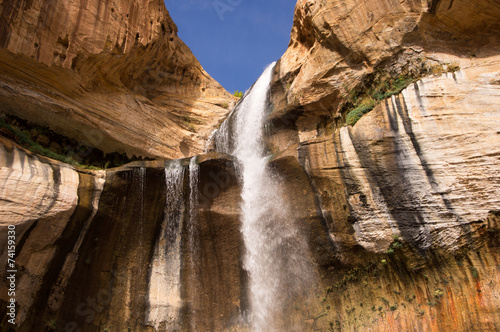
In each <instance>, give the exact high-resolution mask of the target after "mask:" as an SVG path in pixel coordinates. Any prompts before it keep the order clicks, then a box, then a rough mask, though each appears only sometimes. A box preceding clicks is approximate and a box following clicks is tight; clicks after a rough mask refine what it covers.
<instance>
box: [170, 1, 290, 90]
mask: <svg viewBox="0 0 500 332" xmlns="http://www.w3.org/2000/svg"><path fill="white" fill-rule="evenodd" d="M164 1H165V5H166V6H167V9H168V11H169V12H170V16H171V17H172V19H173V20H174V22H175V24H176V25H177V28H178V29H179V37H180V38H181V39H182V40H183V41H184V43H186V45H187V46H189V48H190V49H191V51H192V52H193V54H194V55H195V56H196V58H197V59H198V60H199V61H200V63H201V65H202V66H203V68H205V70H206V71H207V72H208V73H209V74H210V75H211V76H212V77H213V78H214V79H215V80H217V81H218V82H219V83H220V84H222V86H223V87H224V88H226V90H228V91H229V92H233V91H235V90H240V91H245V90H247V89H248V88H249V87H250V86H251V85H252V84H253V83H254V82H255V81H256V80H257V78H258V77H259V76H260V74H261V73H262V71H263V70H264V68H265V67H266V65H268V64H269V63H271V62H273V61H276V60H278V59H279V58H280V57H281V55H282V54H283V53H284V52H285V51H286V48H287V46H288V42H289V41H290V31H291V29H292V23H293V10H294V7H295V3H296V0H270V1H269V0H268V1H264V0H164Z"/></svg>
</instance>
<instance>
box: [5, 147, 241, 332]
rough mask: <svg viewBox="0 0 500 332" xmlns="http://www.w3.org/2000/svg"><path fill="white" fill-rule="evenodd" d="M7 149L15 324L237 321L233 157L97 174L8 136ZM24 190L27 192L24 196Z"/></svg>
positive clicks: (213, 325)
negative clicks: (43, 155) (30, 150)
mask: <svg viewBox="0 0 500 332" xmlns="http://www.w3.org/2000/svg"><path fill="white" fill-rule="evenodd" d="M0 152H1V155H2V157H3V158H2V159H1V160H2V164H1V165H0V166H1V168H0V170H1V171H2V173H1V174H2V191H1V193H2V196H0V207H1V210H2V224H1V225H0V229H1V232H2V234H3V235H2V236H4V238H5V237H6V230H7V225H15V226H16V236H17V239H18V242H17V250H18V255H17V257H16V266H17V269H18V273H17V280H18V281H17V283H16V285H17V293H16V294H17V295H16V300H17V304H18V308H19V310H18V311H17V320H16V322H17V324H18V325H20V326H21V328H20V331H32V330H43V329H45V328H46V326H49V325H50V326H51V327H50V328H54V329H57V330H66V331H69V330H78V329H82V330H83V331H88V330H92V329H96V328H99V327H102V326H103V325H102V324H104V325H105V326H106V327H108V328H113V329H120V330H123V329H125V330H126V329H127V328H130V329H132V330H134V331H147V330H154V329H155V328H156V329H170V328H173V329H179V328H181V327H182V328H183V329H190V330H222V329H223V328H225V327H226V326H228V324H230V323H233V324H236V323H237V322H239V321H240V320H241V315H242V313H243V312H244V311H245V310H246V306H247V304H246V300H245V284H246V278H245V273H244V272H243V270H242V263H241V257H242V250H243V248H242V243H241V242H242V241H241V234H240V231H239V218H238V216H239V208H238V206H239V204H238V198H239V190H240V189H239V187H238V186H237V180H236V177H235V170H234V166H233V162H232V160H231V159H230V158H228V157H227V156H225V155H221V154H212V155H204V156H199V157H197V159H196V162H192V163H191V164H190V160H189V159H185V160H178V161H173V162H169V161H158V162H148V163H139V162H137V163H134V164H129V165H128V166H126V167H122V168H118V169H113V170H110V171H107V172H104V171H94V172H93V173H92V174H90V173H88V172H87V173H85V172H82V171H76V170H74V169H73V168H71V167H68V166H66V165H64V164H61V163H58V162H52V161H50V160H39V158H37V157H36V156H31V155H27V154H26V152H25V151H24V150H22V149H20V148H18V147H16V146H9V144H8V143H6V142H3V145H2V148H1V149H0ZM195 158H196V157H195ZM174 178H175V179H177V180H176V181H177V182H176V185H175V186H174V187H175V188H176V189H178V191H177V192H176V193H172V192H171V190H172V189H173V188H174V187H173V186H172V183H173V182H172V181H173V180H172V179H174ZM23 188H24V189H26V190H27V192H28V193H31V195H30V196H29V199H26V198H24V199H23V201H18V199H20V198H23V197H21V195H19V194H18V192H17V190H20V189H23ZM22 202H24V203H25V204H22ZM32 206H37V207H38V209H32ZM23 209H24V210H23ZM18 214H21V215H22V217H23V219H22V220H20V219H19V216H18ZM1 257H2V259H5V260H6V257H7V251H6V250H4V249H2V252H1ZM214 261H218V263H217V264H216V265H215V266H214V263H213V262H214ZM158 267H160V269H159V268H158ZM161 267H163V268H164V269H161ZM5 273H6V272H5V271H4V272H2V277H3V278H4V277H6V275H5ZM167 285H170V287H167ZM6 287H7V285H6V284H5V283H2V287H1V289H2V291H3V293H2V295H1V296H2V297H1V299H0V301H1V302H2V303H7V301H8V298H6V296H7V293H8V292H7V288H6ZM200 294H205V295H204V296H202V297H200ZM89 299H90V302H89ZM3 307H6V306H3ZM3 312H5V310H4V311H3ZM4 317H6V316H5V315H4ZM2 323H3V326H4V327H5V326H7V321H6V320H5V321H3V322H2ZM51 324H52V325H51Z"/></svg>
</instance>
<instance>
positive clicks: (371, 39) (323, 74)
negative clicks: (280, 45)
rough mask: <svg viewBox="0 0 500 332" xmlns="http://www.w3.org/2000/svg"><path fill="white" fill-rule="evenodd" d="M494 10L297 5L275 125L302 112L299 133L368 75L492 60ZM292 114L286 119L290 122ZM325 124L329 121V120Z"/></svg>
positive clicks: (445, 4) (335, 110)
mask: <svg viewBox="0 0 500 332" xmlns="http://www.w3.org/2000/svg"><path fill="white" fill-rule="evenodd" d="M498 17H500V5H499V4H498V3H494V2H492V1H487V0H477V1H472V2H471V1H466V0H456V1H453V0H452V1H440V0H437V1H432V2H431V1H423V0H422V1H420V0H419V1H400V2H399V3H395V2H394V1H389V0H387V1H386V0H378V1H366V2H363V3H358V2H356V1H344V0H339V1H316V0H303V1H298V3H297V6H296V9H295V16H294V24H293V28H292V36H291V40H290V44H289V47H288V49H287V51H286V52H285V54H284V55H283V56H282V58H281V59H280V61H279V64H278V66H277V68H276V72H275V81H274V87H273V91H274V96H273V103H274V105H275V107H276V108H277V110H276V111H275V115H274V116H275V117H283V116H284V115H283V113H285V114H286V113H289V116H288V118H290V117H292V118H293V115H294V114H295V113H296V112H299V111H303V110H305V111H306V112H305V113H304V114H302V118H301V119H300V121H298V122H297V123H296V125H297V128H298V130H299V131H301V132H302V131H310V130H315V129H316V127H315V126H316V124H317V123H319V122H320V121H321V118H322V117H326V118H329V119H336V121H337V122H340V123H342V120H341V119H340V118H341V116H342V106H343V104H345V102H346V100H347V99H348V96H349V94H350V93H351V91H352V90H353V89H363V88H364V83H365V79H366V77H367V76H368V75H369V74H372V73H374V72H375V71H377V70H379V71H385V72H393V73H395V74H396V75H399V74H401V73H403V74H404V73H408V72H412V71H418V67H419V66H421V63H422V61H423V62H430V63H441V64H443V63H450V62H451V61H455V59H450V57H449V56H450V55H456V56H458V57H460V58H484V57H488V56H491V55H494V54H498V45H499V40H498V31H500V22H499V20H498ZM290 113H291V114H290ZM330 121H331V120H330Z"/></svg>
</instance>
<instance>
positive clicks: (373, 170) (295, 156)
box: [0, 0, 500, 331]
mask: <svg viewBox="0 0 500 332" xmlns="http://www.w3.org/2000/svg"><path fill="white" fill-rule="evenodd" d="M19 3H20V4H19ZM44 3H45V2H44V1H40V2H37V3H36V4H35V2H31V1H24V2H22V1H20V2H18V3H17V4H16V5H17V6H13V5H7V4H6V3H2V7H1V9H2V10H3V12H2V13H3V14H1V15H3V16H2V17H5V18H7V21H8V22H11V23H9V24H8V25H6V24H4V23H2V25H0V27H1V29H3V30H1V31H9V33H10V35H9V37H8V38H4V40H2V41H1V42H2V43H3V44H2V45H3V47H4V50H2V51H1V52H0V60H1V61H0V66H2V68H3V69H4V71H2V72H1V74H0V80H1V82H2V84H0V98H1V100H2V103H3V105H5V108H4V111H5V112H8V113H12V114H16V115H18V116H20V117H25V118H26V119H28V120H30V121H35V122H40V123H43V124H47V125H49V126H52V127H54V126H59V129H58V131H60V132H61V133H66V134H67V135H73V137H77V138H80V139H81V140H84V139H85V140H86V141H90V143H92V144H93V145H94V146H96V147H98V148H102V149H103V151H125V152H127V153H129V154H130V153H132V154H138V155H143V156H161V157H175V158H179V157H182V156H183V155H186V156H187V155H194V154H197V153H198V152H199V151H200V150H201V147H202V146H203V145H204V143H205V140H204V138H205V136H204V135H206V133H208V128H210V127H211V126H213V125H216V124H217V123H218V122H220V119H221V118H222V117H223V116H225V114H226V113H227V110H226V109H225V108H224V107H218V108H217V107H214V106H213V105H214V104H219V105H221V106H228V105H229V104H224V103H231V99H229V97H228V96H227V94H226V93H225V92H224V91H222V89H221V88H220V86H219V85H217V84H216V83H215V82H213V80H211V79H210V77H209V76H208V75H206V73H204V72H203V70H202V69H201V67H200V66H199V64H198V63H197V62H196V60H195V59H194V57H192V55H191V53H190V52H189V50H188V49H187V47H185V45H184V44H182V42H181V41H180V40H179V39H178V38H177V36H176V34H175V26H174V25H173V23H172V22H171V20H170V18H169V17H168V14H167V12H166V11H165V10H164V9H163V5H162V4H161V3H158V2H154V1H149V2H148V1H143V2H141V4H144V3H148V4H150V3H152V4H153V5H149V6H145V7H144V6H143V5H141V4H137V3H136V2H133V1H128V2H127V1H125V0H123V1H121V2H120V6H118V1H115V2H111V3H110V4H109V5H108V6H101V7H98V6H95V7H92V6H90V7H85V8H93V9H92V10H94V11H92V10H91V11H90V12H91V13H98V15H97V16H96V17H99V18H100V19H99V20H98V21H99V23H98V24H97V23H96V24H97V25H96V27H97V26H99V25H102V26H99V27H98V28H96V29H95V31H94V30H92V29H93V28H90V26H89V25H88V24H89V23H88V21H89V20H90V21H92V17H91V16H92V15H90V16H89V12H87V10H86V9H81V10H76V11H75V12H73V11H68V13H80V14H74V15H80V16H79V17H81V20H80V21H78V20H74V19H73V17H74V16H72V15H73V14H71V15H69V18H68V19H67V24H66V23H65V24H64V26H63V27H61V28H60V29H59V30H50V31H44V30H43V29H42V30H37V29H38V28H37V27H40V26H44V25H43V24H49V23H50V22H52V23H50V24H55V23H54V22H56V21H57V22H59V18H58V17H57V16H54V17H52V18H51V19H50V20H49V19H48V18H49V17H48V16H47V10H48V8H49V7H47V6H48V2H47V5H46V6H45V5H42V7H40V8H36V6H40V4H44ZM44 6H45V7H44ZM51 6H52V5H51ZM54 6H55V7H53V8H54V10H56V9H57V8H59V7H60V8H62V9H64V8H70V7H71V6H74V4H73V3H72V2H70V3H68V4H62V3H61V4H58V2H57V1H56V2H55V5H54ZM58 6H59V7H58ZM50 8H52V7H50ZM71 8H73V7H71ZM75 8H77V9H78V8H80V7H78V6H76V7H75ZM129 8H136V9H137V10H139V9H140V8H142V9H141V10H142V11H144V12H145V13H148V14H147V19H148V20H149V21H148V22H149V25H148V22H146V24H144V22H142V21H141V19H139V18H138V16H137V15H136V14H132V12H134V11H133V10H132V9H130V10H129ZM62 9H58V10H62ZM158 9H159V11H158V12H157V10H158ZM89 10H90V9H89ZM129 11H130V18H129V19H130V22H128V23H127V19H126V18H125V17H126V14H125V16H124V13H125V12H126V13H127V14H128V13H129ZM21 12H26V13H27V16H26V17H27V18H28V19H26V20H25V21H26V22H25V21H23V20H19V19H18V18H19V15H20V14H19V13H21ZM63 12H64V11H63ZM6 13H7V14H6ZM33 13H35V14H33ZM36 13H39V14H36ZM99 13H102V14H99ZM28 14H29V15H28ZM465 14H467V15H465ZM30 15H31V16H30ZM33 15H34V16H33ZM37 15H38V16H37ZM134 15H135V16H134ZM35 16H36V17H39V18H40V22H42V23H40V24H39V25H30V23H29V22H33V19H32V17H35ZM121 19H123V21H121ZM151 21H152V22H153V23H151ZM12 22H14V23H15V24H14V23H12ZM44 22H45V23H44ZM64 22H66V21H64ZM78 22H80V23H78ZM85 22H86V23H85ZM92 22H94V21H92ZM103 22H108V23H107V24H109V25H105V24H104V23H103ZM58 24H60V22H59V23H58ZM80 25H81V26H80ZM76 26H78V27H79V29H78V30H81V31H84V32H85V36H80V35H75V36H73V35H71V34H70V33H69V32H67V33H68V37H67V39H65V38H66V37H65V35H57V34H55V35H52V34H53V33H54V31H63V32H64V31H71V30H72V29H75V27H76ZM104 26H108V27H110V28H109V29H108V28H103V27H104ZM499 26H500V9H499V5H498V4H497V3H493V2H491V1H487V0H475V1H465V0H454V1H453V0H451V1H448V0H442V1H423V0H422V1H418V0H417V1H402V2H396V3H395V2H394V1H388V0H387V1H386V0H370V1H365V2H363V3H355V2H353V1H337V0H335V1H318V0H316V1H315V0H308V1H305V0H304V1H302V0H300V1H299V2H298V4H297V7H296V13H295V18H294V26H293V29H292V38H291V42H290V47H289V49H288V50H287V52H286V53H285V54H284V56H283V57H282V58H281V60H280V61H279V62H278V64H277V66H276V67H275V73H274V80H273V83H272V86H271V92H272V93H271V95H270V100H269V107H270V113H269V118H268V123H267V125H266V140H267V143H268V147H269V151H271V152H272V153H273V155H272V157H271V158H270V159H269V164H268V167H269V170H270V171H272V172H274V174H275V175H276V179H278V180H279V183H280V185H281V186H282V190H283V192H284V195H283V197H282V198H283V200H284V201H286V202H285V203H286V204H284V205H283V206H289V207H290V211H289V215H290V216H291V217H290V219H293V220H290V222H291V223H296V224H297V225H299V229H300V232H301V233H302V234H303V235H305V236H306V238H307V240H308V246H309V252H310V254H311V257H312V259H313V261H314V264H315V271H314V273H313V274H315V275H317V277H318V281H317V282H316V286H315V287H314V288H313V289H308V290H307V292H306V293H307V294H310V295H311V297H310V298H307V296H304V297H303V298H302V297H301V298H297V299H294V301H290V302H291V303H286V305H284V306H283V310H282V311H283V312H282V313H281V314H277V315H276V316H277V317H275V320H276V321H275V322H273V323H274V324H275V325H276V326H278V327H281V329H282V330H286V331H293V330H297V331H305V330H325V331H326V330H329V331H355V330H356V331H430V330H433V331H434V330H435V331H451V330H454V331H497V330H499V329H500V318H499V317H500V316H499V315H498V308H499V307H500V295H499V294H500V256H499V254H498V253H499V249H500V240H499V239H500V219H499V218H500V217H499V216H500V150H499V147H500V131H499V128H500V111H499V109H498V105H500V93H499V92H500V84H499V82H500V40H499V37H498V31H499V30H498V29H499ZM162 27H163V28H162ZM6 29H10V30H6ZM65 29H67V30H65ZM127 29H128V30H127ZM148 29H149V30H148ZM28 31H29V33H33V31H35V35H36V36H39V38H41V39H40V40H43V41H44V44H42V43H39V44H38V46H37V47H38V48H39V49H40V52H39V53H36V52H35V50H34V49H32V48H30V47H31V46H30V44H29V43H28V42H25V41H24V40H21V39H22V38H21V37H22V36H23V34H28V35H29V33H28ZM36 31H39V32H38V34H37V33H36ZM96 31H97V32H96ZM108 31H109V32H108ZM111 31H113V32H111ZM130 31H132V33H130ZM135 31H137V32H139V38H138V40H137V41H135V39H134V42H133V43H131V39H130V38H131V37H132V38H135V36H136V35H135V33H136V32H135ZM108 34H109V38H108ZM150 37H151V39H149V38H150ZM58 38H60V39H61V41H60V43H59V44H61V45H64V44H67V45H68V48H67V50H66V52H67V53H65V54H66V58H64V57H63V59H62V58H61V57H60V56H57V57H55V58H50V57H49V55H50V54H51V52H52V54H53V55H54V56H55V53H54V52H55V51H54V50H56V51H57V52H58V55H60V54H62V53H61V50H59V48H60V47H61V45H59V46H57V45H56V46H53V47H55V48H51V47H50V46H43V47H42V45H47V44H46V43H47V41H49V42H50V41H51V40H52V41H53V40H54V39H55V44H57V43H58ZM108 39H109V40H110V42H107V40H108ZM16 40H17V41H16ZM65 40H67V42H66V41H65ZM116 40H118V42H116ZM72 43H75V44H74V45H72ZM99 43H101V44H99ZM49 44H50V43H49ZM16 45H17V46H16ZM96 45H97V46H96ZM99 45H101V46H99ZM16 47H19V48H16ZM12 52H20V53H18V55H14V53H12ZM23 54H24V55H23ZM32 56H33V58H31V57H32ZM70 58H71V61H68V60H67V59H70ZM54 61H55V62H54ZM142 61H144V62H142ZM47 65H50V66H47ZM451 69H452V70H451ZM383 75H387V76H389V77H396V78H397V77H400V76H401V77H411V78H412V79H411V83H410V84H408V85H407V86H406V87H405V88H402V89H400V90H398V91H395V92H391V93H390V94H391V96H389V95H385V94H382V97H381V98H380V99H379V102H378V104H377V105H375V106H374V108H373V110H371V111H370V112H369V113H367V114H365V115H363V116H362V117H361V118H360V119H359V121H357V122H356V123H355V124H354V125H353V126H351V125H346V115H347V114H346V113H348V112H349V111H350V109H349V107H351V106H352V105H353V104H354V101H353V99H355V98H357V97H359V96H364V94H363V93H365V92H366V91H365V90H370V89H373V86H371V84H372V82H373V81H374V79H376V78H377V77H380V76H383ZM403 81H404V80H403ZM21 109H23V111H22V112H21V111H20V110H21ZM205 110H210V111H209V112H208V111H207V112H205ZM42 112H45V113H43V114H44V116H43V117H42V116H41V114H42ZM125 115H127V116H125ZM145 119H147V121H145ZM165 123H168V124H169V125H168V126H165V125H164V124H165ZM190 130H192V132H191V134H189V133H188V132H189V131H190ZM92 139H95V141H92ZM0 143H1V144H0V217H1V219H0V236H1V237H2V239H4V238H6V237H5V236H6V233H7V226H8V225H15V226H16V232H17V236H18V240H19V242H18V244H17V246H18V248H17V255H16V264H17V269H18V274H17V277H18V279H17V280H18V283H17V295H16V300H17V301H18V308H17V309H18V310H17V313H18V315H17V323H18V324H19V330H20V331H34V330H36V331H39V330H43V329H47V330H66V331H79V330H81V331H94V330H98V329H99V330H109V331H114V330H120V331H121V330H130V331H159V330H182V331H184V330H185V331H233V330H238V331H247V330H249V326H248V323H249V317H248V316H247V314H248V309H249V306H250V304H249V300H248V298H249V296H248V283H249V280H248V278H249V276H248V275H247V273H246V271H245V269H244V267H243V257H244V251H245V248H244V245H243V239H242V234H241V231H240V229H241V224H240V220H241V216H240V214H241V213H242V212H241V202H240V200H241V198H240V197H241V190H242V186H241V183H240V180H239V177H238V168H239V167H240V166H241V165H238V163H237V162H236V160H235V159H234V158H233V157H231V156H229V155H226V154H223V153H208V154H204V155H198V156H194V157H191V158H185V159H177V160H167V161H166V160H156V161H148V162H134V163H130V164H127V165H125V166H123V167H120V168H115V169H109V170H106V171H104V170H103V171H89V170H82V169H77V168H75V167H72V166H68V165H65V164H62V163H59V162H55V161H52V160H50V159H48V158H42V157H39V156H36V155H34V154H33V153H29V152H27V151H25V150H24V149H23V148H21V147H19V146H17V145H16V144H15V143H12V142H11V141H9V140H6V139H3V138H2V139H1V141H0ZM2 241H3V240H0V243H2ZM5 247H6V246H3V245H2V246H0V257H1V259H2V260H4V259H5V258H6V257H7V255H8V254H7V251H6V250H5ZM287 250H293V248H287ZM4 274H5V271H2V272H0V277H1V278H5V275H4ZM6 287H7V286H6V285H4V284H3V283H2V284H0V304H1V306H0V307H1V308H2V309H0V313H2V314H3V313H5V312H6V311H5V310H6V303H7V301H8V300H9V298H8V296H7V294H8V293H7V288H6ZM4 317H6V316H5V315H4ZM2 328H8V325H7V324H6V321H5V319H4V321H3V327H2Z"/></svg>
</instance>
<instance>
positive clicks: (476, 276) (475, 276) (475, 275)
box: [470, 266, 479, 279]
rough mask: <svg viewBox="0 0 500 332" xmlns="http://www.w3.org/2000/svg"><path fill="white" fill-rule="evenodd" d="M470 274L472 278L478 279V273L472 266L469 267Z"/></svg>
mask: <svg viewBox="0 0 500 332" xmlns="http://www.w3.org/2000/svg"><path fill="white" fill-rule="evenodd" d="M470 272H471V273H472V276H473V277H474V278H476V279H477V278H479V272H478V271H477V269H476V268H475V267H474V266H471V267H470Z"/></svg>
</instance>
